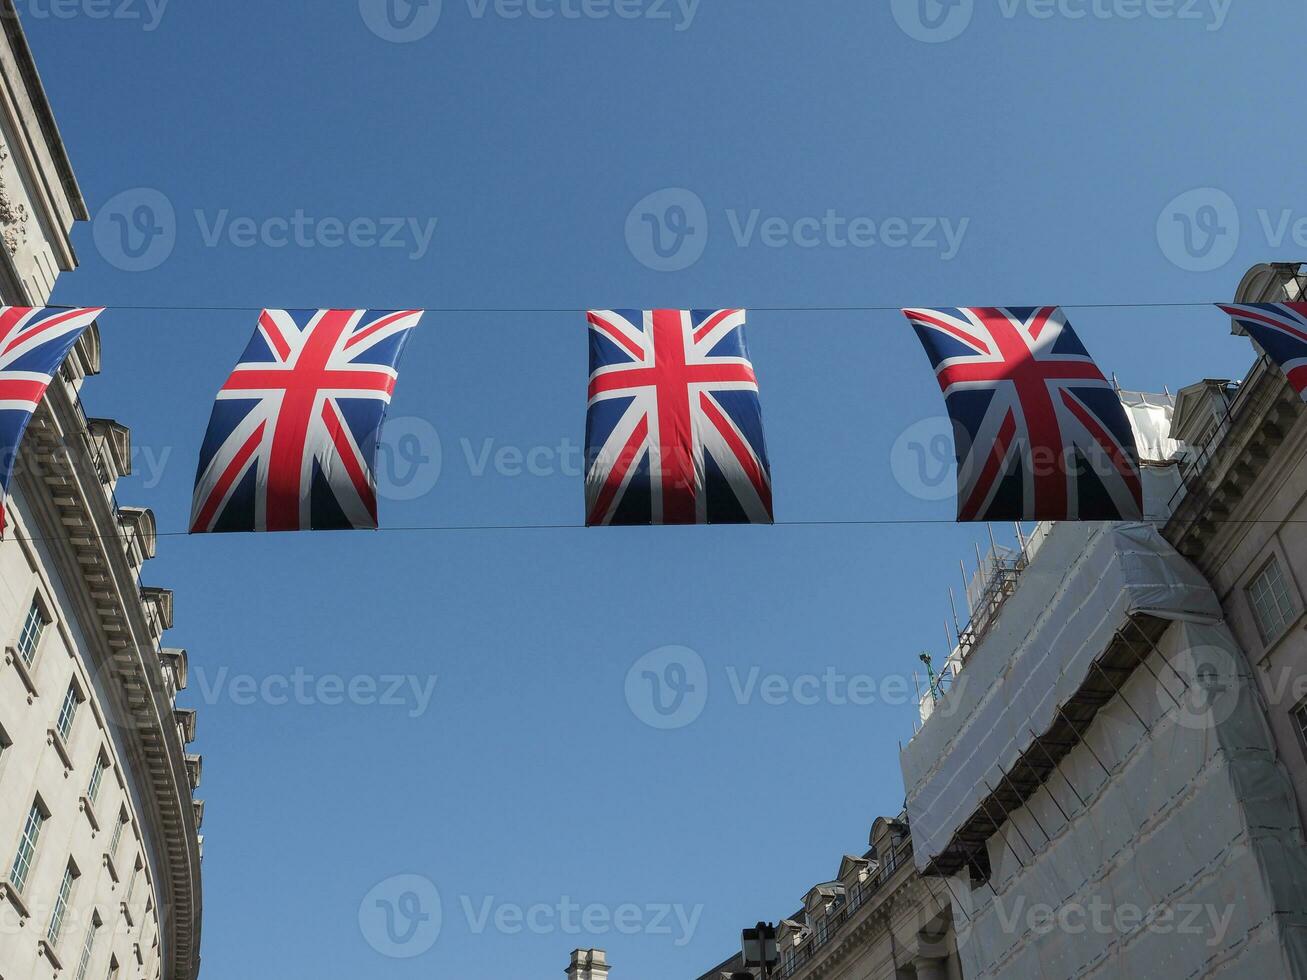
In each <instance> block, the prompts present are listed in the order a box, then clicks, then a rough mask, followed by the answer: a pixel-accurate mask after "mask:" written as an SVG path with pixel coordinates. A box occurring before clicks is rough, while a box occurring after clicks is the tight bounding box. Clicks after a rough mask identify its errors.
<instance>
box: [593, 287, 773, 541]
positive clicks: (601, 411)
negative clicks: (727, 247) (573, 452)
mask: <svg viewBox="0 0 1307 980" xmlns="http://www.w3.org/2000/svg"><path fill="white" fill-rule="evenodd" d="M587 318H588V320H589V323H590V330H589V334H590V398H589V409H588V412H587V415H586V433H585V443H586V466H587V469H586V479H585V497H586V524H588V525H590V526H596V525H608V524H770V523H772V520H773V517H772V493H771V468H770V466H769V464H768V462H767V448H766V444H765V442H764V440H763V430H762V406H761V403H760V402H759V399H758V379H757V378H756V377H755V376H754V373H753V364H752V363H751V362H750V360H749V353H748V349H747V347H746V345H745V340H744V320H745V312H744V310H591V311H590V312H589V314H588V317H587Z"/></svg>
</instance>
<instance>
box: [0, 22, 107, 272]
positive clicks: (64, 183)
mask: <svg viewBox="0 0 1307 980" xmlns="http://www.w3.org/2000/svg"><path fill="white" fill-rule="evenodd" d="M0 21H3V22H4V32H5V40H6V41H7V42H8V48H9V50H10V51H11V52H12V54H13V59H14V68H15V69H16V71H17V74H18V78H17V79H12V78H8V79H6V81H8V83H9V88H10V90H11V91H12V92H13V93H14V95H15V98H21V103H25V104H22V108H27V109H30V110H31V112H32V114H33V116H34V117H35V119H36V121H37V124H38V125H39V126H40V129H41V136H42V137H43V139H42V142H43V143H44V150H45V153H46V154H48V155H49V158H50V163H51V164H52V169H53V170H54V172H55V173H56V174H58V177H59V183H60V191H61V192H62V195H63V197H64V198H65V199H66V201H65V203H64V206H63V207H58V208H57V209H56V210H57V213H59V214H61V215H64V216H66V218H67V219H68V220H66V221H65V227H64V229H63V230H64V231H65V232H66V231H67V226H68V224H71V222H72V221H86V220H87V217H88V215H87V211H86V202H85V201H84V200H83V199H82V191H81V188H80V187H78V186H77V177H76V176H75V175H74V173H73V165H72V162H71V161H70V160H69V159H68V151H67V150H66V149H65V147H64V141H63V137H62V136H61V135H60V134H59V125H58V123H56V122H55V118H54V113H53V112H52V111H51V109H50V101H49V99H47V98H46V94H45V86H44V85H43V84H42V83H41V75H40V72H38V71H37V70H36V61H35V59H34V58H33V57H32V49H31V48H30V47H28V45H27V37H26V35H24V33H23V28H22V24H21V23H20V21H19V16H18V11H17V9H16V8H15V6H14V0H0ZM16 81H21V82H22V86H21V88H20V87H19V86H18V85H16V84H15V82H16ZM21 103H20V104H21ZM35 172H36V173H44V172H46V168H45V167H40V168H37V170H36V171H35ZM65 247H66V246H65ZM61 251H62V250H61ZM69 254H70V255H71V250H69Z"/></svg>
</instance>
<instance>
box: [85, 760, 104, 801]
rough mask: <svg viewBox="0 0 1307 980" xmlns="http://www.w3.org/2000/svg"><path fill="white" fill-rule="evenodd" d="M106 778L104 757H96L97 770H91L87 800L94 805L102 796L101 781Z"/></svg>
mask: <svg viewBox="0 0 1307 980" xmlns="http://www.w3.org/2000/svg"><path fill="white" fill-rule="evenodd" d="M103 776H104V756H102V755H97V756H96V757H95V768H94V769H92V770H91V782H90V784H89V785H88V786H87V787H86V798H87V799H88V800H90V801H91V802H92V803H94V802H95V801H96V799H97V798H98V797H99V796H100V780H101V779H102V778H103Z"/></svg>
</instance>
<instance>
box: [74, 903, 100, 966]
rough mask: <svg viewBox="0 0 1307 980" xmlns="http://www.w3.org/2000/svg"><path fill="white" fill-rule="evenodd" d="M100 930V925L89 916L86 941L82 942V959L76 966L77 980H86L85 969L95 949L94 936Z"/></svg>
mask: <svg viewBox="0 0 1307 980" xmlns="http://www.w3.org/2000/svg"><path fill="white" fill-rule="evenodd" d="M99 929H100V923H98V922H96V921H95V916H91V922H90V924H89V925H88V926H87V927H86V939H85V940H83V942H82V959H81V961H80V962H79V963H78V964H77V980H86V968H87V967H88V966H90V965H91V952H92V951H93V950H94V949H95V934H96V933H97V932H98V931H99Z"/></svg>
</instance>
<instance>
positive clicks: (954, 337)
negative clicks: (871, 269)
mask: <svg viewBox="0 0 1307 980" xmlns="http://www.w3.org/2000/svg"><path fill="white" fill-rule="evenodd" d="M903 313H904V315H905V316H907V318H908V320H909V321H910V322H911V323H912V326H913V328H914V329H915V330H916V332H917V336H918V337H919V338H920V339H921V343H922V345H923V346H924V347H925V349H926V354H927V356H929V358H930V362H931V365H932V366H933V367H934V368H935V375H936V379H937V380H938V382H939V386H940V390H941V391H942V392H943V393H944V402H945V405H946V406H947V409H948V413H949V417H950V418H951V419H952V421H953V431H954V438H955V442H956V445H955V447H954V448H955V453H956V455H957V462H958V520H959V521H999V520H1003V521H1033V520H1054V521H1064V520H1081V521H1117V520H1137V519H1139V518H1140V517H1141V516H1142V513H1143V488H1142V480H1141V477H1140V470H1139V454H1138V449H1137V448H1136V445H1135V438H1134V432H1133V430H1132V429H1131V427H1130V421H1129V418H1128V417H1127V416H1126V412H1125V409H1124V407H1123V406H1122V405H1121V399H1120V397H1119V396H1118V395H1117V393H1116V390H1115V388H1114V387H1113V386H1112V385H1111V384H1110V383H1109V382H1108V381H1107V379H1106V378H1104V377H1103V373H1102V372H1101V371H1100V370H1099V369H1098V366H1097V365H1096V364H1095V363H1094V360H1093V358H1092V357H1090V355H1089V352H1088V351H1087V350H1086V349H1085V347H1084V345H1083V344H1081V342H1080V339H1079V338H1078V337H1077V336H1076V334H1075V331H1074V330H1072V329H1071V324H1070V323H1068V322H1067V319H1066V315H1065V314H1064V313H1063V312H1062V310H1061V309H1060V308H1057V307H1052V306H1044V307H1028V308H1025V307H1022V308H1016V307H1013V308H1000V307H962V308H948V309H907V310H904V311H903Z"/></svg>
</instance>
